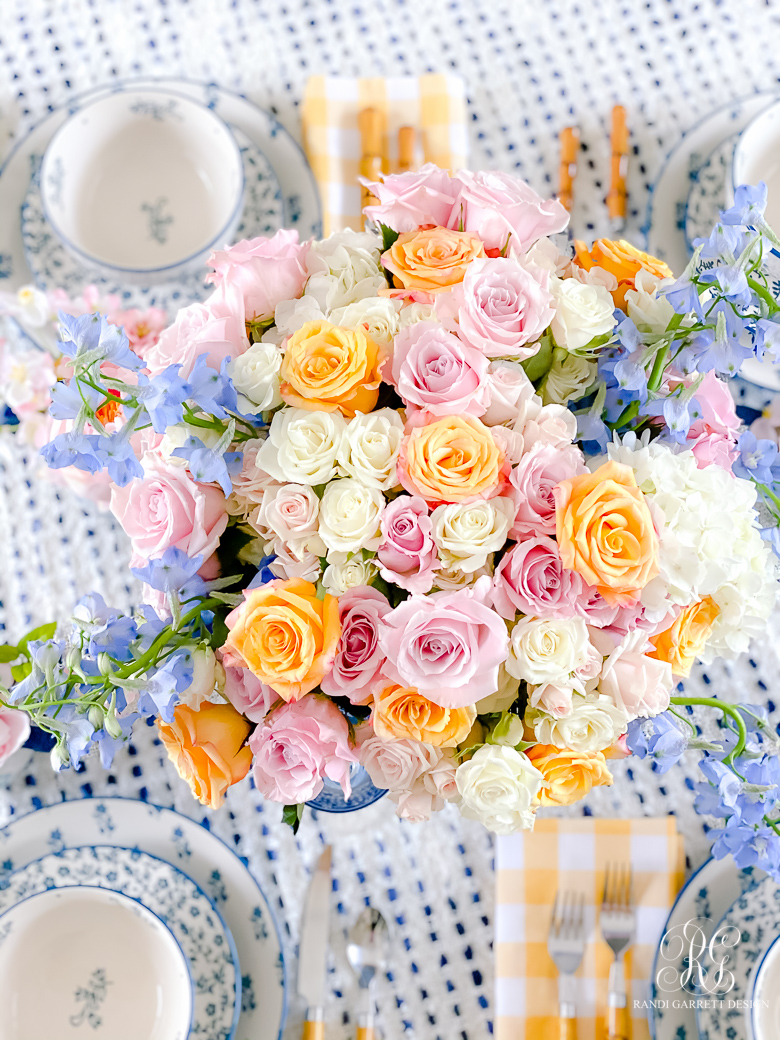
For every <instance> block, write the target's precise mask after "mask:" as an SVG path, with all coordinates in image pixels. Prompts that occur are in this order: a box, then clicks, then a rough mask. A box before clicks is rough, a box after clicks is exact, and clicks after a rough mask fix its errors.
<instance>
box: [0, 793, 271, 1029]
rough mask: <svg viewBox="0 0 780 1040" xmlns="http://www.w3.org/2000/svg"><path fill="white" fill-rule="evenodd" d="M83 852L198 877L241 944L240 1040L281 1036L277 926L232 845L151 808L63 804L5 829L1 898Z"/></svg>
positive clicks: (124, 802)
mask: <svg viewBox="0 0 780 1040" xmlns="http://www.w3.org/2000/svg"><path fill="white" fill-rule="evenodd" d="M84 845H110V846H113V847H119V848H124V849H128V848H129V849H138V850H139V851H143V852H146V853H148V854H150V855H152V856H156V857H158V858H159V859H162V860H165V861H166V862H169V863H172V864H173V865H174V866H176V867H178V869H179V870H181V871H182V872H183V873H184V874H186V875H187V876H188V877H189V878H191V879H192V880H193V881H194V882H195V883H196V885H198V886H199V887H200V888H201V889H202V890H203V891H204V892H205V893H206V895H208V896H209V897H210V899H211V900H212V902H213V903H214V904H215V905H216V906H217V907H218V909H219V912H220V914H221V915H222V917H223V919H224V921H225V923H226V925H227V927H228V929H229V931H230V932H231V933H232V935H233V939H234V940H235V945H236V950H237V952H238V961H239V965H240V972H241V982H242V987H241V1015H240V1018H239V1022H238V1028H237V1030H236V1034H235V1038H236V1040H278V1038H280V1037H281V1035H282V1030H283V1028H284V1021H285V1018H286V1015H287V984H286V983H287V980H286V967H285V961H284V955H283V951H282V945H281V941H280V936H279V931H278V927H277V924H276V921H275V919H274V915H273V913H272V911H271V908H270V906H269V904H268V901H267V899H266V898H265V896H264V894H263V892H262V890H261V889H260V886H259V885H258V884H257V882H256V881H255V879H254V878H253V877H252V875H251V873H250V872H249V870H248V868H247V867H245V866H244V864H243V863H242V862H241V860H240V859H239V858H238V857H237V856H236V855H235V853H234V852H233V851H232V850H231V849H229V848H228V846H227V845H225V844H224V843H223V842H222V841H221V840H220V839H219V838H217V837H216V836H215V835H213V834H212V833H211V832H210V831H208V830H207V829H206V828H205V827H202V826H200V825H199V824H197V823H195V821H194V820H191V819H189V818H188V817H186V816H181V815H180V814H179V813H176V812H174V811H173V810H172V809H164V808H160V807H159V806H154V805H150V804H148V803H147V802H139V801H135V800H133V799H125V798H84V799H81V800H80V801H73V802H62V803H59V804H57V805H52V806H48V807H45V808H43V809H38V810H37V811H35V812H31V813H28V814H27V815H25V816H20V817H19V818H18V819H14V820H12V821H11V822H10V823H9V824H8V825H7V826H6V827H4V828H0V893H1V892H2V888H3V886H4V885H6V884H7V883H8V881H9V879H10V875H11V874H12V873H13V872H14V871H15V870H19V869H20V868H22V867H24V866H26V865H27V864H28V863H31V862H32V861H34V860H38V859H40V858H41V857H42V856H45V855H47V854H49V853H52V852H62V851H63V850H64V849H70V848H78V847H81V846H84Z"/></svg>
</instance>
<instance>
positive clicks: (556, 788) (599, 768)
mask: <svg viewBox="0 0 780 1040" xmlns="http://www.w3.org/2000/svg"><path fill="white" fill-rule="evenodd" d="M525 753H526V755H528V757H529V758H530V759H531V761H532V762H533V764H534V765H535V766H536V768H537V769H538V770H539V772H540V773H541V774H542V776H543V777H544V782H543V784H542V789H541V791H540V792H539V800H540V801H541V803H542V805H571V804H572V802H578V801H579V800H580V799H581V798H584V797H585V795H586V794H588V792H589V791H590V790H591V788H593V787H601V786H604V785H606V786H609V785H610V784H611V783H612V774H611V773H610V771H609V769H608V768H607V760H606V758H605V757H604V755H603V753H602V752H601V751H571V750H569V748H557V747H554V746H553V745H552V744H534V746H533V747H530V748H527V749H526V752H525Z"/></svg>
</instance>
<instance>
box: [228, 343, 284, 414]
mask: <svg viewBox="0 0 780 1040" xmlns="http://www.w3.org/2000/svg"><path fill="white" fill-rule="evenodd" d="M281 367H282V353H281V351H280V350H279V348H278V347H276V346H274V344H273V343H253V344H252V346H251V347H250V348H249V350H247V351H245V352H244V353H243V354H239V356H238V357H237V358H235V359H234V360H233V361H232V362H231V363H230V365H229V366H228V374H229V375H230V378H231V379H232V380H233V386H234V387H235V388H236V391H237V393H238V395H239V396H238V407H239V411H242V412H247V413H250V412H267V411H269V410H270V409H271V408H276V407H278V406H279V405H280V404H281V403H282V397H281V394H280V393H279V369H280V368H281Z"/></svg>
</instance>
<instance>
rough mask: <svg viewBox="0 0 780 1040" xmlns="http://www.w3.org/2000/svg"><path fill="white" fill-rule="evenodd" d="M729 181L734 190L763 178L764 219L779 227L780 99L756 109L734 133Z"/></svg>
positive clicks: (756, 182)
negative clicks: (740, 128)
mask: <svg viewBox="0 0 780 1040" xmlns="http://www.w3.org/2000/svg"><path fill="white" fill-rule="evenodd" d="M731 181H732V188H733V189H734V190H735V191H736V189H737V188H738V187H739V185H740V184H758V183H759V181H764V183H765V184H766V186H767V207H766V214H765V216H766V219H767V221H768V222H769V224H770V225H771V226H772V227H773V228H778V227H780V101H776V102H774V104H771V105H769V106H768V107H767V108H765V109H764V110H763V111H762V112H759V114H758V115H757V116H756V117H755V118H754V119H753V120H751V121H750V122H749V123H748V125H747V126H746V127H745V128H744V130H743V131H742V132H741V133H740V134H739V136H738V137H737V139H736V142H735V144H734V158H733V161H732V163H731Z"/></svg>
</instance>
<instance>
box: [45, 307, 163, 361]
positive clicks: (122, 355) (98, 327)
mask: <svg viewBox="0 0 780 1040" xmlns="http://www.w3.org/2000/svg"><path fill="white" fill-rule="evenodd" d="M59 322H60V335H61V337H62V352H63V354H67V355H68V357H70V358H73V360H74V361H75V362H80V363H82V364H84V365H90V364H93V363H94V362H101V361H111V362H112V363H113V364H115V365H119V366H120V367H121V368H129V369H133V370H137V369H139V368H143V367H144V362H143V361H142V360H141V358H139V357H138V355H137V354H134V353H133V351H132V350H131V349H130V343H129V341H128V339H127V336H126V335H125V332H124V329H122V328H120V327H119V326H118V325H110V324H109V322H108V319H107V318H106V317H105V315H103V314H96V313H94V312H91V313H89V314H81V315H78V316H74V315H72V314H65V313H64V312H62V311H60V314H59Z"/></svg>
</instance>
